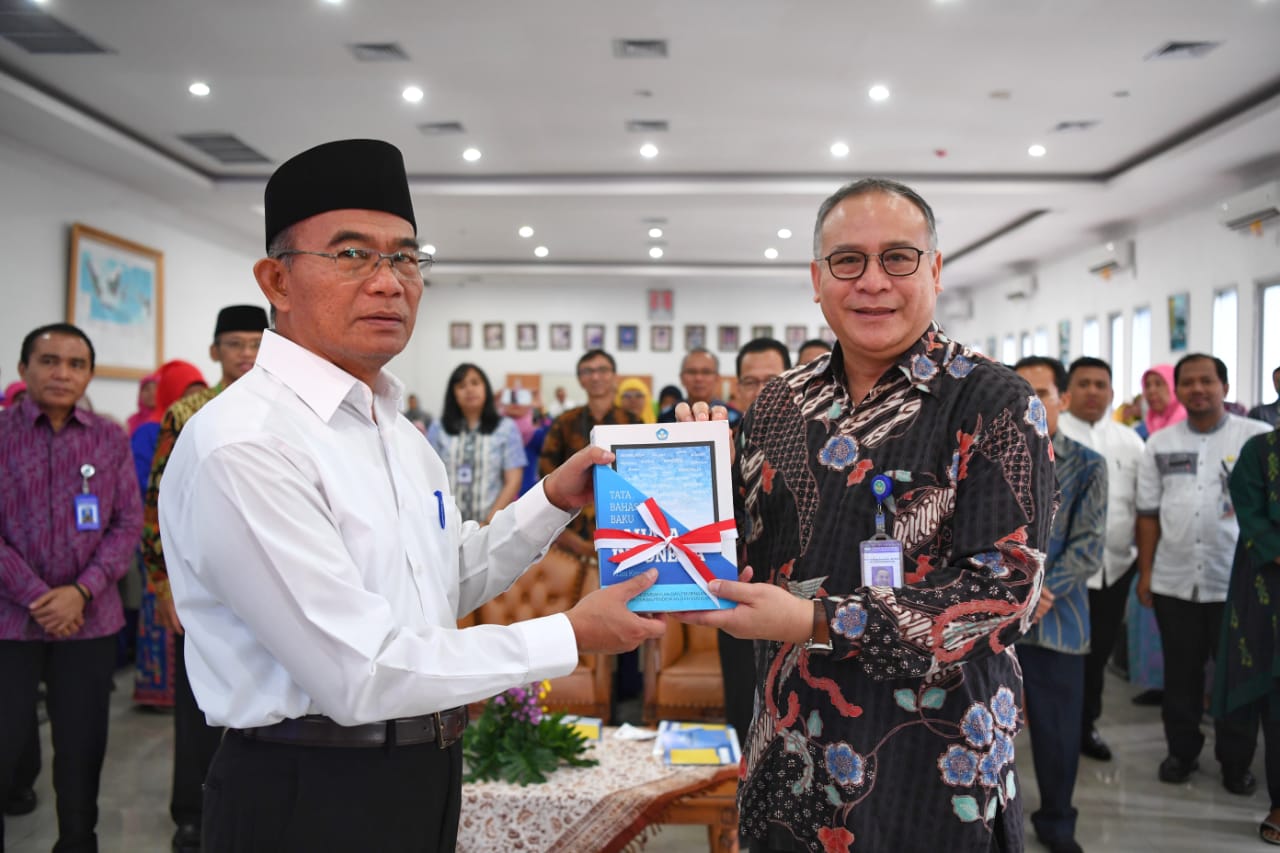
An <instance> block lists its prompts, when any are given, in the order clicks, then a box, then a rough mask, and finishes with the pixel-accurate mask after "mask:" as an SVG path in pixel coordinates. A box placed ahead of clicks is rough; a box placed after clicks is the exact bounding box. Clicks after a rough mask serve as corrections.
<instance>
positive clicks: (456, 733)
mask: <svg viewBox="0 0 1280 853" xmlns="http://www.w3.org/2000/svg"><path fill="white" fill-rule="evenodd" d="M466 729H467V709H466V708H465V707H463V708H450V709H449V710H447V711H438V712H437V713H434V714H423V715H422V716H421V717H406V718H403V719H399V720H387V721H385V722H381V723H365V724H363V725H359V726H341V725H338V724H337V723H335V722H334V721H333V720H331V719H329V718H328V717H322V716H320V715H311V716H306V717H298V718H296V719H291V720H281V721H280V722H278V723H276V724H274V725H270V726H259V727H257V728H252V729H236V730H235V731H238V732H239V733H240V734H241V735H242V736H244V737H245V738H246V739H248V740H261V741H267V742H268V743H291V744H297V745H298V746H354V747H369V746H386V745H391V746H413V745H415V744H422V743H439V744H440V748H441V749H447V748H448V747H450V746H452V745H453V744H455V743H457V741H458V740H459V739H461V738H462V733H463V732H464V731H466Z"/></svg>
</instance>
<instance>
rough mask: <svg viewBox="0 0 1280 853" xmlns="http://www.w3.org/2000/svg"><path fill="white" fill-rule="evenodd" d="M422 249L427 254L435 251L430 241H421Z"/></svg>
mask: <svg viewBox="0 0 1280 853" xmlns="http://www.w3.org/2000/svg"><path fill="white" fill-rule="evenodd" d="M422 251H424V252H426V253H427V254H428V255H434V254H435V253H436V247H435V246H433V245H431V244H430V243H423V244H422Z"/></svg>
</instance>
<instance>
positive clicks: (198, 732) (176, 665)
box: [169, 634, 222, 826]
mask: <svg viewBox="0 0 1280 853" xmlns="http://www.w3.org/2000/svg"><path fill="white" fill-rule="evenodd" d="M185 639H186V638H185V637H184V636H183V635H182V634H175V635H174V637H173V679H174V680H173V792H172V793H171V794H170V796H169V814H170V816H172V817H173V822H174V823H176V824H178V825H179V826H181V825H183V824H194V825H195V826H199V825H200V823H201V814H202V812H203V811H204V780H205V777H206V776H208V775H209V765H210V764H212V763H213V756H214V753H216V752H217V751H218V745H219V744H220V743H222V728H221V727H220V726H211V725H209V724H208V723H206V722H205V718H204V712H203V711H201V710H200V707H199V706H198V705H196V697H195V695H194V694H193V693H192V692H191V682H190V681H189V680H188V679H187V657H186V643H185V642H184V640H185Z"/></svg>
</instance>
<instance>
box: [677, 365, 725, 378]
mask: <svg viewBox="0 0 1280 853" xmlns="http://www.w3.org/2000/svg"><path fill="white" fill-rule="evenodd" d="M680 375H681V376H719V375H720V371H718V370H714V369H712V368H710V367H702V368H696V369H695V368H692V367H686V368H685V369H684V370H682V371H680Z"/></svg>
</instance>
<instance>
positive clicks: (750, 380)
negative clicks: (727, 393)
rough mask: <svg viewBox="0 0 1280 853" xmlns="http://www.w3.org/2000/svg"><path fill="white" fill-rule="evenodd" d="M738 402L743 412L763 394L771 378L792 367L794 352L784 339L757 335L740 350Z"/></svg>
mask: <svg viewBox="0 0 1280 853" xmlns="http://www.w3.org/2000/svg"><path fill="white" fill-rule="evenodd" d="M737 369H738V394H737V402H738V404H739V407H740V408H741V410H742V411H744V412H745V411H746V410H747V409H749V408H751V404H752V403H754V402H755V401H756V397H759V396H760V392H761V390H763V389H764V386H765V385H766V384H768V382H769V380H770V379H773V378H774V377H775V376H781V375H782V374H783V372H784V371H787V370H790V369H791V353H789V352H787V346H786V344H784V343H783V342H782V341H778V340H774V339H773V338H755V339H754V340H750V341H747V342H746V343H745V344H743V345H742V349H740V350H738V360H737Z"/></svg>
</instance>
